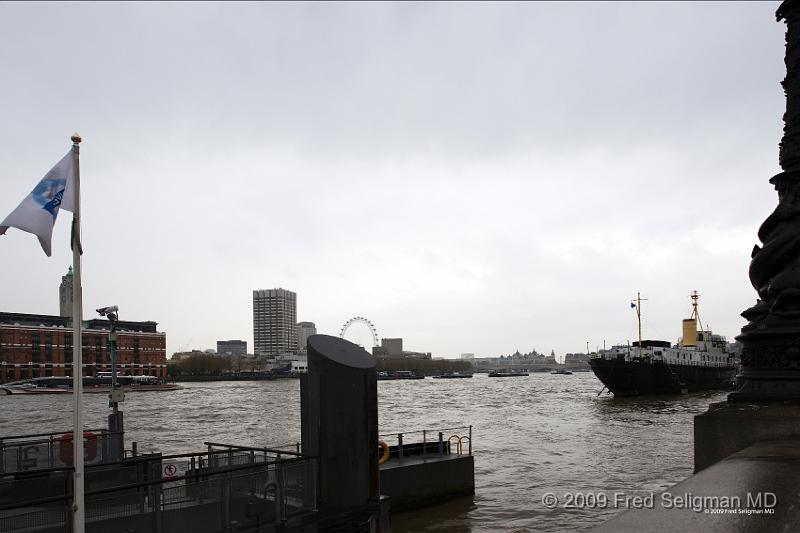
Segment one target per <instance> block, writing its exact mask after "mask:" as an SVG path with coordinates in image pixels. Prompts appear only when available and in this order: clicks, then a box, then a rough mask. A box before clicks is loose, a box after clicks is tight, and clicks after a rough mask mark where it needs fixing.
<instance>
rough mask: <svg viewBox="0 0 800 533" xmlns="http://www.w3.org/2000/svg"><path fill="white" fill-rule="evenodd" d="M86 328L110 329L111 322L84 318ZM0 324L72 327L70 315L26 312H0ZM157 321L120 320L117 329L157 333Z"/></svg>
mask: <svg viewBox="0 0 800 533" xmlns="http://www.w3.org/2000/svg"><path fill="white" fill-rule="evenodd" d="M83 323H84V324H85V327H86V329H93V330H108V329H111V324H110V323H109V321H108V320H105V319H100V318H94V319H91V320H84V321H83ZM0 324H5V325H12V326H13V325H20V326H45V327H51V328H67V327H72V319H71V318H70V317H63V316H57V315H33V314H28V313H5V312H0ZM157 325H158V322H152V321H146V322H134V321H128V320H120V321H119V322H118V323H117V330H118V331H123V330H127V331H138V332H142V333H158V330H157V329H156V326H157Z"/></svg>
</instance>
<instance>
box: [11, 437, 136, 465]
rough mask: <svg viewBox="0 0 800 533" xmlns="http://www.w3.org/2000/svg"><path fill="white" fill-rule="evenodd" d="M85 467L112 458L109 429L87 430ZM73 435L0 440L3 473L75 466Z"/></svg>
mask: <svg viewBox="0 0 800 533" xmlns="http://www.w3.org/2000/svg"><path fill="white" fill-rule="evenodd" d="M83 434H84V452H85V455H84V462H85V464H87V465H89V464H97V463H102V462H104V461H105V460H106V458H107V457H108V456H109V445H110V441H111V440H112V437H118V438H121V436H122V433H112V432H109V431H108V430H107V429H88V430H85V431H84V433H83ZM72 438H73V437H72V432H71V431H61V432H58V433H34V434H30V435H15V436H11V437H2V438H0V474H6V473H12V472H28V471H33V470H41V469H47V468H55V467H67V466H70V465H71V464H72V454H73V447H72V446H73V445H72Z"/></svg>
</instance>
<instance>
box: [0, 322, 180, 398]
mask: <svg viewBox="0 0 800 533" xmlns="http://www.w3.org/2000/svg"><path fill="white" fill-rule="evenodd" d="M156 325H157V323H156V322H126V321H120V322H119V323H118V325H117V371H118V372H119V374H120V375H123V376H124V375H134V376H138V375H150V376H158V377H159V378H163V377H166V375H167V337H166V334H165V333H163V332H159V331H157V329H156ZM109 329H110V324H109V322H108V320H105V319H94V320H85V321H84V322H83V330H82V335H81V336H82V338H83V365H84V372H83V374H84V375H85V376H94V375H96V374H97V372H101V371H111V359H110V356H109V349H108V333H109ZM71 375H72V319H71V318H69V317H61V316H53V315H29V314H24V313H2V312H0V383H6V382H8V381H15V380H20V379H27V378H32V377H44V376H71Z"/></svg>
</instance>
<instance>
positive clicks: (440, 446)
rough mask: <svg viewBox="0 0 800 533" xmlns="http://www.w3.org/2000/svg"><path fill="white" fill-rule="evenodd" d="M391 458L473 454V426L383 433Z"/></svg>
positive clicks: (380, 436) (380, 437)
mask: <svg viewBox="0 0 800 533" xmlns="http://www.w3.org/2000/svg"><path fill="white" fill-rule="evenodd" d="M378 438H379V439H380V440H381V441H383V442H385V443H386V444H387V445H388V447H389V458H390V460H391V459H392V458H397V459H401V460H402V459H403V458H405V457H410V456H426V455H427V456H430V455H435V456H444V455H453V454H455V455H472V426H459V427H452V428H438V429H421V430H415V431H404V432H392V433H381V434H379V435H378Z"/></svg>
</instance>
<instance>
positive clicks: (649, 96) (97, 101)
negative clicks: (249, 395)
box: [0, 2, 785, 357]
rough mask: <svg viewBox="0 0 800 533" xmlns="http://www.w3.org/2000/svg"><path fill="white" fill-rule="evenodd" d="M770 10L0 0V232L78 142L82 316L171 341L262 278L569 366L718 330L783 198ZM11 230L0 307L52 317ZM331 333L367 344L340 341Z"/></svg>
mask: <svg viewBox="0 0 800 533" xmlns="http://www.w3.org/2000/svg"><path fill="white" fill-rule="evenodd" d="M777 6H778V3H777V2H759V3H743V2H737V3H722V2H709V3H695V2H691V3H690V2H676V3H657V2H643V3H632V2H619V3H615V2H609V3H599V2H598V3H589V2H580V3H566V2H559V3H544V2H541V3H540V2H536V3H508V4H501V3H472V2H471V3H455V2H447V3H400V4H392V3H374V4H370V3H360V2H358V3H338V4H337V3H312V4H303V3H285V4H281V3H263V4H262V3H241V4H237V3H233V2H226V3H212V2H203V3H188V2H187V3H174V4H159V3H141V4H138V3H131V4H122V3H85V4H84V3H80V4H76V3H73V4H70V3H57V4H56V3H53V4H50V3H16V2H12V3H2V4H0V34H1V35H3V42H4V44H3V46H2V47H0V72H2V83H1V84H0V123H2V125H3V127H2V128H0V219H1V218H3V217H5V216H6V215H7V214H8V213H10V212H11V211H12V210H13V209H14V208H15V207H16V206H17V204H18V203H19V202H20V201H21V200H22V198H23V197H25V195H27V194H28V193H29V192H30V190H31V189H32V188H33V186H34V185H35V184H36V183H37V181H38V180H39V179H40V178H41V177H42V176H43V175H44V174H45V173H46V172H47V170H49V169H50V168H51V167H52V166H53V165H54V164H55V163H56V162H57V161H58V160H59V159H60V158H61V157H62V156H63V155H64V154H65V153H66V152H67V151H68V149H69V146H70V141H69V136H70V134H71V133H72V132H73V131H78V132H80V134H81V135H82V136H83V139H84V142H83V144H82V146H81V179H82V194H83V197H82V208H83V245H84V256H83V271H84V272H83V275H84V277H83V285H84V307H85V315H84V316H85V318H92V317H93V316H94V315H93V312H91V311H92V310H93V309H94V308H96V307H99V306H102V305H110V304H118V305H119V306H120V316H121V318H123V319H129V320H153V321H157V322H158V323H159V329H160V330H162V331H165V332H166V333H167V348H168V354H171V353H172V352H174V351H177V350H183V349H190V348H199V349H205V348H211V347H214V346H215V342H216V340H218V339H237V338H240V339H246V340H247V341H248V347H249V349H250V350H251V351H252V338H253V330H252V291H253V289H268V288H275V287H283V288H286V289H290V290H293V291H295V292H296V293H297V301H298V320H304V321H313V322H315V323H316V324H317V328H318V331H319V332H320V333H328V334H335V335H338V333H339V330H340V329H341V326H342V324H343V323H344V322H345V321H346V320H347V319H349V318H350V317H352V316H357V315H359V316H365V317H368V318H369V319H371V320H372V321H373V322H374V324H375V326H376V327H377V330H378V334H379V335H380V336H381V337H403V339H404V344H405V348H406V349H411V350H416V351H430V352H432V353H433V355H434V356H445V357H457V356H458V355H459V354H460V353H462V352H473V353H475V354H476V355H479V356H480V355H499V354H508V353H511V352H513V351H514V350H516V349H519V350H520V351H523V352H527V351H529V350H531V349H533V348H536V349H537V350H538V351H540V352H548V353H549V352H550V350H551V349H554V350H555V351H556V353H557V354H558V355H559V356H560V355H562V354H563V353H565V352H572V351H584V350H585V349H586V343H587V341H588V342H589V345H590V347H591V348H592V349H594V348H595V347H597V346H599V347H602V346H603V342H604V341H605V342H607V343H608V344H609V345H610V344H612V343H618V342H625V341H627V340H629V339H634V338H635V337H636V320H635V313H634V311H633V310H632V309H630V306H629V302H630V300H631V299H632V298H635V296H636V292H637V291H641V293H642V296H643V297H646V298H648V300H647V301H646V302H644V305H643V309H642V312H643V318H644V328H645V329H644V334H645V336H646V337H649V338H661V339H666V340H671V341H673V342H674V341H676V340H677V338H678V337H679V335H680V320H681V319H682V318H685V317H686V316H687V315H688V313H689V311H690V299H689V294H690V292H691V291H692V290H697V291H699V292H700V294H701V318H702V319H703V321H704V322H705V323H706V324H707V325H710V326H711V327H712V328H713V329H714V330H715V332H716V333H720V334H723V335H726V336H728V337H729V338H731V339H732V337H733V336H735V335H736V334H738V332H739V330H740V328H741V326H742V325H743V324H744V323H745V322H744V320H743V319H742V318H741V317H740V316H739V313H740V312H741V311H742V310H744V309H745V308H747V307H749V306H750V305H752V304H753V303H754V302H755V298H756V293H755V291H754V290H753V289H752V287H751V286H750V283H749V281H748V278H747V268H748V264H749V260H750V251H751V249H752V247H753V245H754V244H756V243H757V237H756V231H757V229H758V226H759V225H760V224H761V222H762V221H763V220H764V218H766V216H767V215H769V213H770V212H771V211H772V209H773V208H774V207H775V205H776V204H777V195H776V193H775V192H774V191H773V189H772V187H771V186H770V185H769V183H768V181H767V180H768V179H769V178H770V177H771V176H772V175H774V174H775V173H777V172H778V171H779V170H780V168H779V167H778V163H777V154H778V149H777V145H778V141H779V140H780V135H781V127H782V122H781V116H782V114H783V110H784V108H785V101H784V96H783V92H782V90H781V87H780V85H779V82H780V80H781V79H783V76H784V73H785V68H784V64H783V53H784V44H783V43H784V31H785V25H784V24H783V23H777V22H776V21H775V17H774V11H775V9H776V8H777ZM69 218H70V217H69V213H66V212H62V213H61V216H60V217H59V219H58V222H57V225H56V228H55V231H54V235H53V256H52V257H51V258H47V257H46V256H45V255H44V254H43V253H42V250H41V248H40V246H39V244H38V242H37V241H36V238H35V237H34V236H32V235H30V234H27V233H23V232H21V231H19V230H16V229H13V228H12V229H10V230H9V231H8V234H7V235H6V236H3V237H0V269H2V277H1V278H0V311H11V312H23V313H42V314H58V285H59V283H60V279H61V275H63V274H64V273H65V272H66V270H67V267H68V266H69V265H70V264H71V253H70V250H69V242H68V240H69ZM350 333H351V334H348V338H350V339H351V340H355V341H357V342H361V343H362V344H364V343H368V342H369V340H368V339H369V337H368V335H367V332H366V330H365V329H359V328H358V326H354V327H353V328H352V329H351V331H350Z"/></svg>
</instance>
